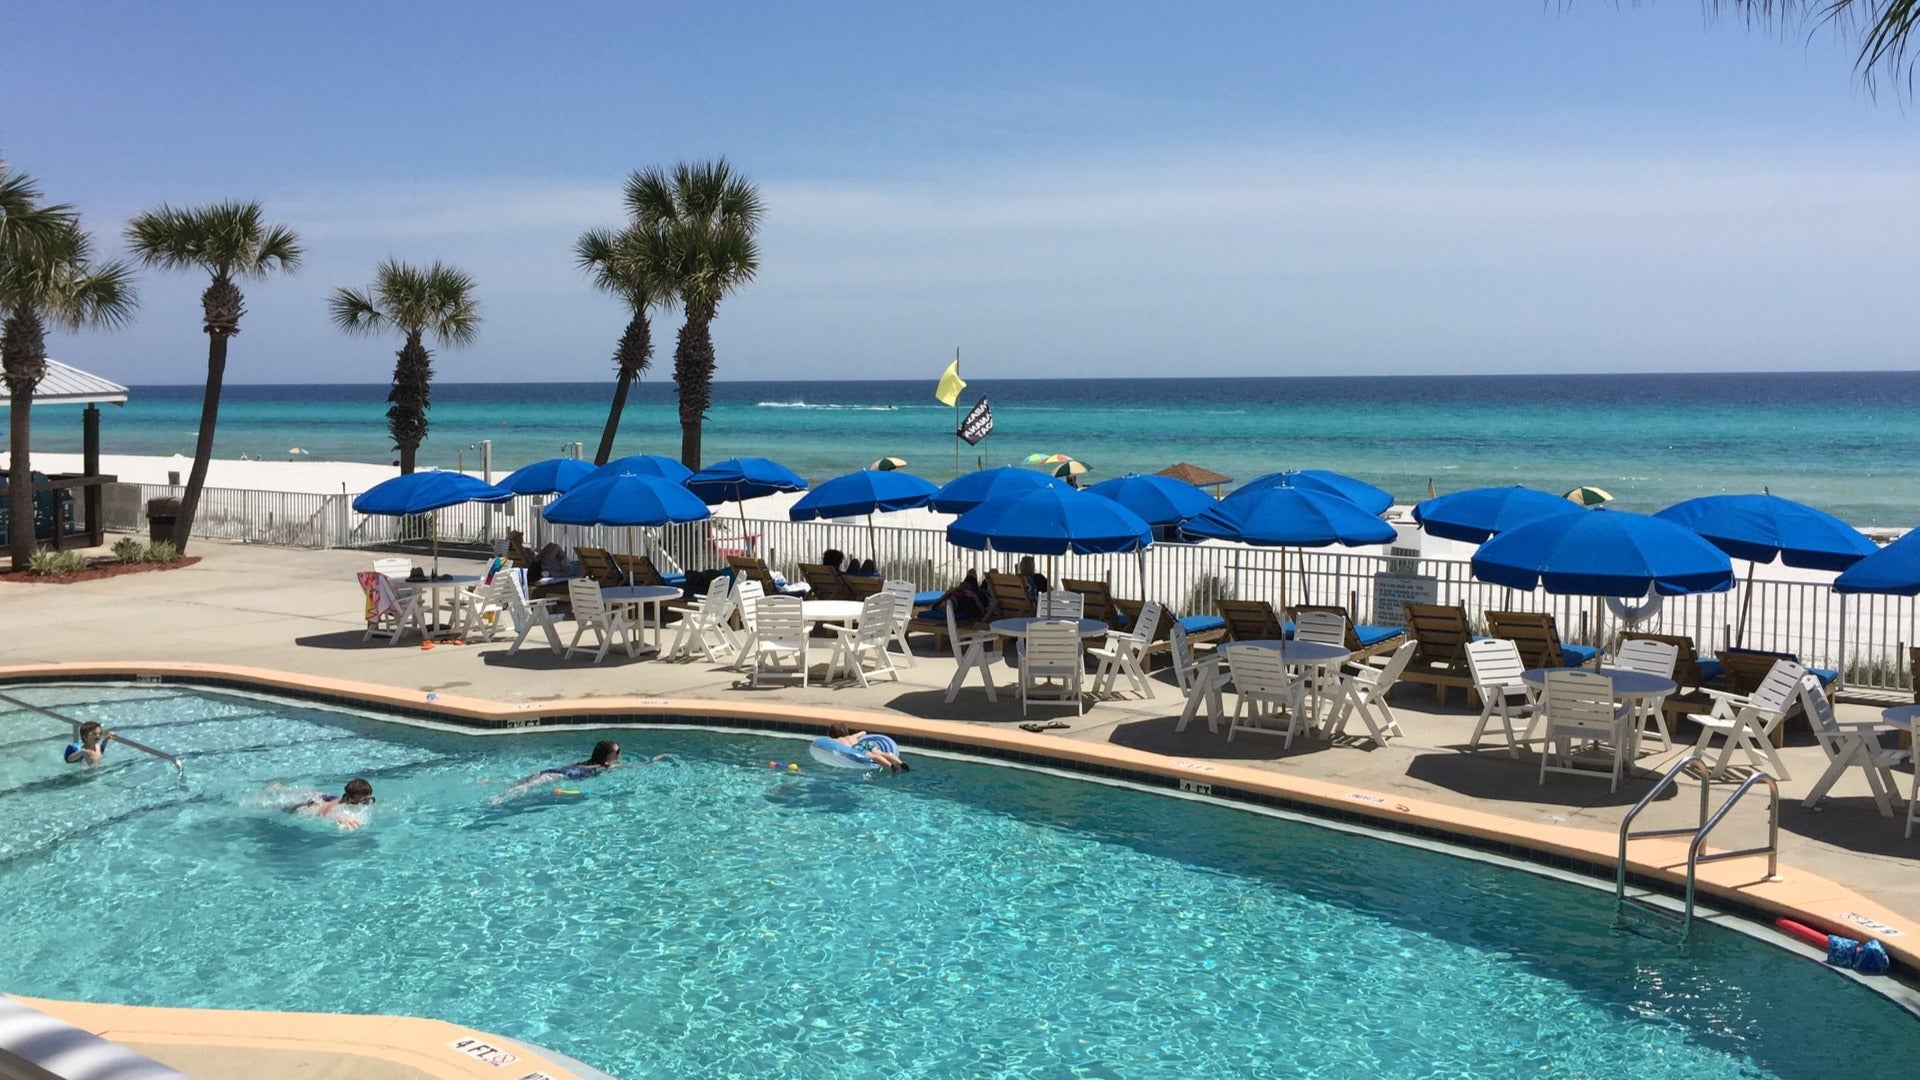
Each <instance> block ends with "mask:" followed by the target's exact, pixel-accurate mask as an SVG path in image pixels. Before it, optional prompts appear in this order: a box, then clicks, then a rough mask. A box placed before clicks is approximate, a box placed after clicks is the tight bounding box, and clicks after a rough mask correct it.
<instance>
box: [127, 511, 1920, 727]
mask: <svg viewBox="0 0 1920 1080" xmlns="http://www.w3.org/2000/svg"><path fill="white" fill-rule="evenodd" d="M129 486H137V487H138V488H139V493H140V498H139V500H138V502H136V503H133V504H132V505H135V506H138V507H144V506H145V505H146V500H147V499H149V498H154V497H159V496H168V495H171V496H175V497H177V496H179V495H180V493H181V489H180V488H179V487H170V486H165V485H129ZM351 502H352V496H350V495H315V494H301V493H287V492H272V491H250V490H237V489H224V488H207V489H205V490H203V491H202V492H201V501H200V508H199V512H198V513H197V514H196V515H195V520H194V529H193V534H194V536H196V537H207V538H210V539H218V540H234V541H243V542H250V543H263V544H279V545H284V546H288V547H305V548H337V547H371V546H375V545H380V544H391V543H395V542H399V541H405V540H419V539H425V538H426V537H428V536H429V535H431V532H432V529H433V528H434V525H433V523H432V521H431V520H430V519H429V518H425V517H422V518H395V517H378V516H370V515H366V514H357V513H355V512H354V511H353V509H352V506H351ZM541 502H542V500H537V499H533V498H519V499H515V500H513V501H512V502H511V503H506V504H502V505H500V506H497V507H496V506H485V505H481V504H473V503H469V504H465V505H462V506H455V507H449V508H448V509H446V510H442V511H440V512H439V514H438V515H436V516H437V518H438V530H439V536H440V538H441V540H442V541H443V542H449V543H456V544H457V543H477V544H487V545H491V544H492V543H493V542H495V541H496V540H504V539H505V538H506V536H507V533H508V531H509V530H517V531H519V532H521V533H522V534H523V535H524V536H526V537H528V538H529V541H530V542H537V541H538V540H539V539H541V538H542V537H555V538H557V539H559V540H561V542H563V543H565V544H567V545H569V546H572V545H578V544H593V545H595V546H601V547H606V548H609V549H610V550H613V551H635V550H638V551H644V552H647V553H649V554H651V555H654V556H655V557H656V559H657V560H658V561H662V562H664V564H665V565H666V567H669V568H671V567H679V568H684V569H692V570H700V569H711V568H716V567H719V566H723V565H724V564H725V558H724V557H725V556H726V555H728V554H738V553H745V552H749V551H751V552H755V553H758V554H760V555H762V556H763V557H765V558H766V559H767V561H768V563H769V565H771V566H772V567H774V568H775V569H776V570H779V571H781V572H783V573H785V574H786V575H787V576H789V577H792V578H795V579H797V578H798V577H799V576H800V575H799V569H798V564H799V563H800V562H810V561H814V560H816V559H818V558H819V556H820V553H821V552H823V551H825V550H826V549H828V548H837V549H839V550H841V551H844V552H846V553H847V554H848V556H849V558H856V559H864V558H872V559H874V561H875V562H876V563H877V564H878V566H879V568H880V570H881V571H882V572H883V573H885V574H887V575H888V576H890V577H902V578H906V579H908V580H911V581H913V582H915V583H916V584H917V585H919V586H920V587H921V588H927V589H931V588H937V587H945V586H947V585H950V584H953V583H954V582H957V581H958V580H959V579H960V577H961V576H962V575H963V574H964V573H965V572H966V570H967V569H968V568H969V567H978V568H980V569H982V570H986V569H1004V570H1010V569H1013V568H1014V567H1015V565H1016V564H1017V563H1018V561H1019V556H1017V555H1007V554H1001V553H996V552H980V551H968V550H965V549H961V548H956V547H953V546H952V545H950V544H948V543H947V539H946V534H945V533H944V532H942V531H940V530H938V529H895V528H880V529H872V530H870V529H869V527H868V526H867V525H866V524H865V523H864V522H861V523H854V524H849V523H841V522H823V521H805V522H795V521H778V520H766V519H755V518H749V519H747V520H746V521H745V522H742V521H741V520H740V519H738V518H718V517H716V518H714V519H712V520H711V521H706V522H699V523H696V524H691V525H679V526H672V527H669V528H666V529H661V530H653V529H609V528H601V529H566V530H560V529H556V528H555V527H553V526H549V525H546V524H545V523H544V522H542V521H540V519H539V505H540V504H541ZM109 503H110V505H114V506H119V507H121V508H124V507H125V506H126V505H128V501H127V500H110V501H109ZM121 513H122V514H124V513H125V511H124V509H122V510H121ZM136 517H137V515H136ZM107 527H108V528H109V529H114V530H117V531H133V532H139V531H144V527H145V523H144V521H142V520H121V519H119V518H117V517H116V516H115V515H113V514H112V513H110V514H109V520H108V522H107ZM556 534H557V535H556ZM1036 563H1037V568H1038V569H1039V570H1040V572H1042V573H1044V574H1046V575H1047V576H1048V577H1049V578H1052V579H1055V580H1058V579H1059V578H1063V577H1071V578H1094V579H1101V580H1105V581H1107V582H1108V583H1109V585H1110V586H1111V587H1112V588H1113V591H1114V593H1115V594H1116V595H1120V596H1142V597H1144V598H1146V599H1154V600H1159V601H1161V602H1162V603H1165V604H1167V605H1168V606H1169V607H1170V608H1172V609H1173V610H1174V611H1176V612H1179V613H1180V614H1183V615H1195V614H1212V613H1214V611H1215V604H1216V602H1217V601H1219V600H1221V599H1236V598H1245V599H1266V600H1271V601H1274V602H1275V603H1276V605H1277V604H1278V603H1279V601H1280V598H1281V596H1282V595H1283V589H1282V581H1281V577H1282V568H1283V566H1284V571H1285V589H1284V596H1285V598H1286V601H1287V602H1288V603H1300V602H1303V601H1304V602H1310V603H1322V604H1339V605H1343V606H1346V607H1347V608H1348V609H1349V610H1351V611H1353V612H1355V613H1356V614H1357V615H1358V617H1359V618H1360V620H1361V621H1363V622H1371V621H1376V619H1375V614H1376V599H1380V598H1381V597H1380V595H1379V594H1380V593H1381V591H1382V590H1395V592H1393V593H1390V594H1389V595H1398V591H1397V590H1400V589H1403V588H1404V587H1405V586H1406V584H1407V582H1408V581H1409V579H1411V580H1413V581H1415V582H1419V583H1420V584H1421V585H1422V586H1423V587H1430V589H1431V595H1432V596H1433V600H1434V602H1436V603H1441V604H1462V605H1464V606H1465V607H1466V609H1467V612H1468V615H1469V617H1470V618H1472V619H1474V620H1476V621H1478V620H1482V619H1483V618H1484V613H1485V612H1486V611H1488V610H1523V611H1548V612H1551V613H1552V614H1553V615H1554V617H1555V619H1556V621H1557V622H1558V624H1559V626H1560V631H1561V635H1562V637H1563V638H1565V639H1566V640H1568V641H1576V642H1585V643H1589V644H1601V643H1606V642H1609V641H1611V640H1612V639H1613V638H1614V637H1615V636H1617V635H1618V633H1619V631H1620V630H1621V628H1622V627H1621V623H1620V622H1619V620H1618V619H1615V618H1614V617H1612V616H1611V615H1610V614H1609V613H1608V612H1607V609H1606V605H1605V603H1604V601H1601V600H1598V599H1595V598H1591V597H1576V596H1550V595H1548V594H1546V593H1543V592H1535V593H1523V592H1519V591H1517V590H1513V589H1507V588H1503V587H1501V586H1498V585H1489V584H1487V583H1485V582H1481V581H1477V580H1475V579H1474V578H1473V576H1472V574H1471V572H1470V570H1469V567H1468V564H1467V562H1466V561H1464V560H1458V559H1432V558H1411V557H1404V556H1377V555H1358V554H1352V553H1348V552H1342V551H1329V550H1318V551H1308V552H1301V551H1299V550H1292V549H1289V550H1281V549H1274V548H1248V547H1242V546H1239V545H1229V544H1177V543H1164V544H1158V545H1155V546H1154V547H1152V548H1150V549H1148V550H1147V551H1145V552H1143V553H1141V554H1138V555H1061V556H1040V557H1038V558H1037V559H1036ZM1429 580H1430V582H1431V585H1430V586H1426V584H1425V583H1426V582H1427V581H1429ZM1744 589H1745V583H1744V582H1743V583H1742V584H1741V585H1739V586H1736V587H1735V588H1734V589H1733V590H1732V591H1730V592H1724V593H1714V594H1707V595H1700V596H1680V597H1668V598H1666V600H1665V601H1664V602H1663V604H1662V605H1661V608H1660V610H1659V611H1658V612H1656V613H1654V614H1652V615H1650V616H1648V617H1647V618H1645V619H1643V620H1641V621H1640V622H1639V623H1638V624H1637V628H1638V629H1642V630H1648V631H1653V632H1657V633H1673V634H1686V635H1689V636H1691V637H1692V638H1693V639H1694V641H1695V643H1696V644H1697V645H1698V646H1699V649H1700V652H1701V654H1702V655H1710V654H1712V653H1714V652H1716V651H1718V650H1720V649H1723V648H1725V647H1727V646H1729V645H1733V644H1743V645H1745V646H1747V647H1749V648H1756V649H1768V650H1775V651H1780V652H1791V653H1793V654H1795V655H1797V656H1799V657H1800V659H1801V660H1802V661H1804V662H1806V663H1809V664H1813V665H1816V666H1822V667H1833V668H1839V669H1841V676H1842V680H1843V682H1844V683H1845V685H1847V686H1848V687H1851V688H1854V689H1870V690H1904V689H1908V688H1910V687H1911V686H1912V682H1911V673H1910V668H1909V663H1908V655H1907V649H1908V646H1909V645H1912V644H1915V643H1916V642H1917V641H1920V633H1916V618H1920V612H1917V611H1916V604H1915V600H1914V598H1912V597H1896V596H1847V597H1843V596H1840V595H1839V594H1837V593H1835V592H1834V591H1833V590H1832V589H1831V588H1830V587H1828V586H1827V585H1825V584H1819V583H1810V582H1801V581H1780V580H1769V579H1766V578H1756V579H1755V580H1754V581H1753V582H1752V590H1753V595H1752V600H1751V602H1750V614H1749V615H1748V621H1747V626H1746V630H1745V633H1744V636H1743V635H1741V634H1740V632H1739V630H1738V623H1739V614H1740V604H1741V601H1742V597H1743V594H1744ZM1382 607H1384V608H1388V609H1394V610H1397V603H1394V602H1392V601H1391V600H1389V601H1388V602H1386V603H1384V604H1383V605H1382ZM1379 614H1381V615H1386V614H1387V612H1385V611H1381V612H1380V613H1379ZM1388 621H1393V620H1388Z"/></svg>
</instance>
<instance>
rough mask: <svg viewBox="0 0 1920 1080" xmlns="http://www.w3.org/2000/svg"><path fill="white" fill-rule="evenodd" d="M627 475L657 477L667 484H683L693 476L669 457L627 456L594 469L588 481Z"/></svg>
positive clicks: (649, 455)
mask: <svg viewBox="0 0 1920 1080" xmlns="http://www.w3.org/2000/svg"><path fill="white" fill-rule="evenodd" d="M627 473H632V474H633V475H634V476H657V477H659V478H660V479H662V480H665V481H667V482H669V483H674V484H684V483H686V482H687V478H688V477H690V476H692V475H693V470H692V469H689V468H687V467H686V466H685V465H682V464H680V463H679V462H678V461H675V460H674V459H672V458H670V457H661V456H660V455H659V454H629V455H627V456H626V457H623V458H615V459H613V460H612V461H609V462H607V463H606V464H605V465H602V466H600V467H599V468H597V469H594V470H593V473H592V475H591V476H590V479H594V480H598V479H601V478H603V477H608V476H621V475H624V474H627Z"/></svg>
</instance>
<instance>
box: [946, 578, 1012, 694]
mask: <svg viewBox="0 0 1920 1080" xmlns="http://www.w3.org/2000/svg"><path fill="white" fill-rule="evenodd" d="M940 606H941V607H943V608H945V609H946V613H947V640H948V641H949V642H951V643H952V646H953V659H954V661H955V665H956V666H955V667H954V671H953V681H952V682H950V683H948V684H947V704H949V705H951V704H953V699H954V698H956V697H959V696H960V685H961V684H962V683H964V682H966V681H967V672H969V671H978V672H979V673H980V681H981V682H982V683H984V684H986V687H987V700H988V701H997V700H999V699H998V698H997V697H995V696H994V689H993V659H992V655H993V653H992V649H991V648H990V647H991V646H993V645H995V644H997V643H998V642H999V640H1000V639H999V636H998V635H996V634H992V633H989V632H987V631H985V630H967V631H962V630H961V629H960V620H959V619H957V618H955V617H954V614H953V604H951V603H947V604H942V605H940Z"/></svg>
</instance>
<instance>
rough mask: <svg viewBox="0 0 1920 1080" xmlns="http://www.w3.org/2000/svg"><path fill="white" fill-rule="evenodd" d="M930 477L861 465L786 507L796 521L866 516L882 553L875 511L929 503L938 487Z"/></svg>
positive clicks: (876, 550)
mask: <svg viewBox="0 0 1920 1080" xmlns="http://www.w3.org/2000/svg"><path fill="white" fill-rule="evenodd" d="M938 490H939V488H937V487H935V486H934V485H933V483H932V482H931V481H927V480H922V479H920V478H919V477H917V476H915V475H913V474H912V473H905V472H900V471H899V470H897V469H862V470H860V471H859V472H852V473H848V474H847V475H845V476H836V477H834V478H833V479H831V480H828V481H826V482H825V483H823V484H821V485H820V486H819V487H816V488H813V489H812V490H810V491H808V492H807V493H806V494H805V495H802V496H800V500H799V501H798V502H796V503H794V504H793V506H792V507H791V508H790V509H789V510H788V511H787V516H788V517H790V518H792V519H793V520H795V521H812V520H814V519H815V518H843V517H858V516H859V515H861V514H865V515H866V516H867V542H868V543H869V544H871V545H872V546H873V551H874V557H875V558H878V557H879V551H880V537H879V534H878V533H876V532H875V531H874V527H873V515H874V514H875V513H876V512H878V511H883V510H911V509H913V508H915V507H917V506H925V505H927V500H928V499H930V498H932V497H933V493H934V492H936V491H938Z"/></svg>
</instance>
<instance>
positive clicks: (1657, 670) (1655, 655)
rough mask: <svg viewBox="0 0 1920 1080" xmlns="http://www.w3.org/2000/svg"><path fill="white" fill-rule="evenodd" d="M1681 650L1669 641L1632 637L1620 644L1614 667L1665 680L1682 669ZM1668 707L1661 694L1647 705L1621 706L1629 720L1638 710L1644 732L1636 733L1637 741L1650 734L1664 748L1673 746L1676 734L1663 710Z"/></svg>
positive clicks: (1623, 714)
mask: <svg viewBox="0 0 1920 1080" xmlns="http://www.w3.org/2000/svg"><path fill="white" fill-rule="evenodd" d="M1679 660H1680V650H1679V649H1678V648H1676V647H1675V646H1674V645H1672V644H1671V643H1669V642H1665V641H1653V640H1650V639H1648V638H1629V639H1627V640H1626V641H1623V642H1621V643H1620V651H1619V652H1618V653H1616V654H1615V655H1614V658H1613V665H1612V666H1613V667H1616V668H1619V669H1620V670H1622V671H1637V672H1640V673H1642V674H1646V675H1656V676H1658V677H1660V678H1662V679H1671V678H1673V673H1674V669H1675V668H1676V667H1678V666H1679ZM1665 704H1666V695H1664V694H1663V695H1661V696H1660V697H1658V698H1655V699H1653V700H1651V701H1648V702H1646V703H1645V704H1644V705H1639V706H1636V705H1634V704H1632V703H1624V704H1622V705H1620V709H1621V710H1622V715H1621V719H1622V720H1623V721H1625V720H1629V719H1630V717H1628V716H1627V715H1626V713H1627V712H1628V711H1633V710H1636V709H1638V710H1639V712H1640V718H1639V720H1638V723H1639V724H1640V726H1641V730H1639V731H1636V732H1634V742H1636V743H1637V742H1639V741H1640V739H1641V738H1642V737H1644V736H1647V735H1658V736H1660V749H1662V750H1668V749H1671V748H1672V747H1673V732H1672V731H1670V730H1668V728H1667V714H1666V713H1665V712H1664V711H1662V706H1664V705H1665Z"/></svg>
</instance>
